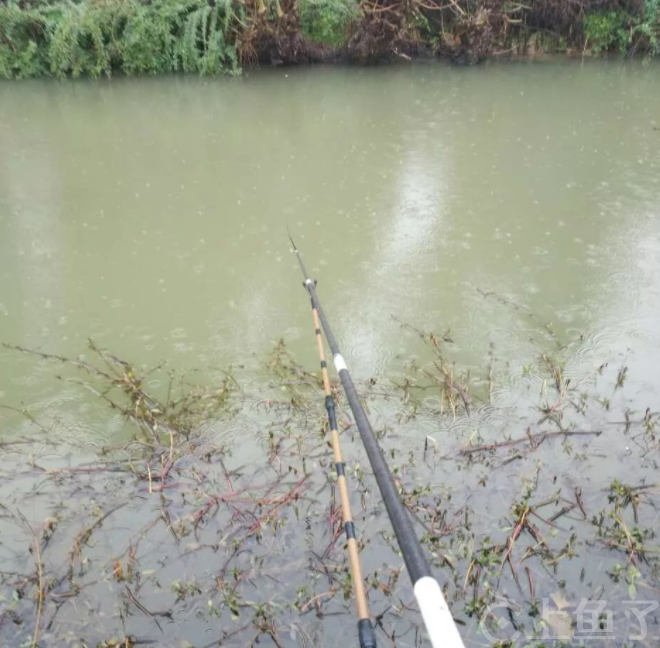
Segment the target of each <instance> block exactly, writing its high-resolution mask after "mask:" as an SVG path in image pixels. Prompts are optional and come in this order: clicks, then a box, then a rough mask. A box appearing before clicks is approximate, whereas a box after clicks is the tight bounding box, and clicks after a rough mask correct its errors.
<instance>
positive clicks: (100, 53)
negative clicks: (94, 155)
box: [0, 0, 660, 78]
mask: <svg viewBox="0 0 660 648" xmlns="http://www.w3.org/2000/svg"><path fill="white" fill-rule="evenodd" d="M547 51H550V52H566V53H568V54H577V55H592V54H620V55H628V56H654V55H657V54H658V53H659V52H660V0H572V1H570V2H569V1H567V0H524V1H521V2H517V1H515V0H513V1H512V0H19V1H18V2H17V1H16V0H0V77H5V78H26V77H37V76H53V77H59V78H63V77H79V76H92V77H99V76H103V75H105V76H109V75H111V74H113V73H122V74H129V75H136V74H163V73H172V72H192V73H195V74H202V75H214V74H220V73H234V74H236V73H239V72H240V71H241V70H242V69H244V68H248V67H252V66H256V65H260V64H261V65H264V64H266V65H281V64H296V63H313V62H332V61H346V62H353V63H359V64H372V63H380V62H383V61H388V60H392V59H397V58H404V59H408V58H416V57H420V56H435V57H443V58H449V59H451V60H452V61H454V62H456V63H463V64H475V63H478V62H480V61H482V60H484V59H486V58H488V57H491V56H497V55H533V54H538V53H540V52H547Z"/></svg>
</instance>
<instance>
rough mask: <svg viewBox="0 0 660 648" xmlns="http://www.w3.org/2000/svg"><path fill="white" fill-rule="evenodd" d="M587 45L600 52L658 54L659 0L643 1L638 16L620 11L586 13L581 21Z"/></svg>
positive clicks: (659, 28) (659, 32) (659, 39)
mask: <svg viewBox="0 0 660 648" xmlns="http://www.w3.org/2000/svg"><path fill="white" fill-rule="evenodd" d="M584 33H585V36H586V38H587V44H588V45H590V46H591V50H592V51H593V52H594V53H595V54H599V53H601V52H611V51H616V52H621V53H625V52H636V51H641V52H647V53H650V54H658V53H660V0H646V2H645V3H644V9H643V11H642V13H641V14H640V15H638V16H632V15H630V14H628V13H625V12H623V11H604V12H598V13H592V14H588V15H587V16H586V17H585V19H584Z"/></svg>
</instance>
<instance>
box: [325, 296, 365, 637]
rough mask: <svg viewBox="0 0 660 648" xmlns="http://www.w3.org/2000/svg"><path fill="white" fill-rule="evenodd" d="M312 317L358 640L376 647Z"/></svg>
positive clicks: (331, 400)
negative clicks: (352, 590) (356, 620)
mask: <svg viewBox="0 0 660 648" xmlns="http://www.w3.org/2000/svg"><path fill="white" fill-rule="evenodd" d="M312 318H313V320H314V332H315V334H316V346H317V347H318V351H319V359H320V361H321V376H322V378H323V392H324V393H325V408H326V410H327V412H328V424H329V426H330V439H331V443H332V452H333V454H334V460H335V470H336V471H337V485H338V487H339V498H340V500H341V516H342V523H343V525H344V533H345V534H346V545H347V551H348V562H349V564H350V569H351V578H352V580H353V586H354V588H355V606H356V608H357V617H358V638H359V641H360V648H376V635H375V633H374V628H373V626H372V625H371V619H370V618H369V602H368V600H367V595H366V592H365V588H364V579H363V577H362V568H361V567H360V553H359V549H358V543H357V539H356V537H355V525H354V523H353V515H352V513H351V501H350V499H349V497H348V483H347V481H346V471H345V466H344V459H343V457H342V452H341V444H340V442H339V431H338V430H337V414H336V412H335V401H334V398H333V397H332V391H331V390H330V378H329V377H328V364H327V362H326V360H325V351H324V349H323V336H322V335H321V328H320V324H319V314H318V311H317V309H316V307H315V306H314V302H312Z"/></svg>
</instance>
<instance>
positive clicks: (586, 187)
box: [0, 59, 660, 645]
mask: <svg viewBox="0 0 660 648" xmlns="http://www.w3.org/2000/svg"><path fill="white" fill-rule="evenodd" d="M659 73H660V67H659V64H658V63H657V62H651V63H643V62H641V61H626V62H620V61H596V60H565V59H548V60H544V61H539V62H529V61H518V62H516V61H509V62H489V63H488V64H485V65H483V66H480V67H476V68H455V67H450V66H447V65H444V64H440V63H417V64H414V65H394V66H390V67H374V68H349V67H340V66H339V67H324V66H319V67H301V68H278V69H273V70H263V71H256V72H251V73H248V74H245V75H244V76H243V77H241V78H218V79H199V78H191V77H185V78H183V77H164V78H141V79H125V78H116V79H112V80H102V81H98V82H88V81H80V82H75V83H56V82H52V81H29V82H21V83H8V82H3V83H0V342H5V343H8V344H11V345H19V346H22V347H27V348H30V349H39V350H41V351H44V352H47V353H51V354H57V355H62V356H68V357H77V356H79V355H81V354H86V355H85V356H84V357H86V358H89V351H88V350H87V340H88V338H91V339H93V340H94V342H95V343H96V344H98V345H100V346H102V347H104V348H106V349H109V350H110V351H111V352H112V353H113V354H116V355H117V356H119V357H121V358H123V359H127V360H130V361H131V362H133V363H135V364H136V365H137V366H141V367H142V366H144V367H146V366H151V365H155V364H157V363H159V362H161V361H166V362H167V364H168V366H169V367H172V368H176V369H184V368H197V369H201V370H202V374H201V375H203V376H204V379H205V380H207V381H209V382H213V381H219V380H220V379H221V378H222V376H223V375H224V374H223V373H222V372H220V371H219V370H216V368H222V369H223V370H224V369H226V368H227V367H229V366H233V367H235V368H236V367H238V368H240V370H241V371H242V375H243V377H244V379H245V380H247V381H250V380H257V375H258V373H259V367H260V360H261V359H263V358H264V357H266V356H267V355H268V354H269V353H270V351H271V350H272V349H273V347H274V345H275V344H276V343H277V341H278V340H279V339H284V340H285V342H286V344H287V347H288V348H289V349H290V350H291V351H292V353H293V354H294V355H295V356H296V358H297V359H298V361H299V362H301V364H302V365H303V366H306V367H308V368H309V370H310V371H313V370H315V369H316V367H317V366H318V359H317V357H316V355H315V353H316V349H315V346H314V344H313V338H312V331H311V318H310V314H309V302H308V299H307V298H306V295H305V292H304V291H303V289H302V287H301V278H300V274H299V269H298V266H297V264H296V261H295V257H294V256H293V255H292V253H291V246H290V244H289V242H288V238H287V226H288V227H289V228H290V229H291V231H292V234H293V235H294V238H295V239H296V242H297V244H298V247H299V248H300V249H301V250H302V252H303V254H304V258H305V259H306V262H307V265H308V267H309V270H310V272H311V273H312V274H313V276H314V277H316V278H317V279H318V282H319V284H318V289H319V293H320V295H321V297H322V299H323V300H324V304H325V306H326V309H327V311H328V314H329V316H330V319H331V322H332V323H333V325H334V327H335V329H336V333H337V334H338V338H339V342H340V345H341V346H342V347H343V350H344V352H345V356H346V359H347V362H348V364H349V367H350V369H351V370H352V371H353V372H354V374H355V375H356V376H357V377H358V378H359V379H361V380H366V379H368V378H374V379H375V380H379V379H380V377H383V376H392V375H398V374H400V373H401V372H403V371H404V370H405V368H406V367H408V366H410V362H411V360H415V359H420V358H421V359H423V358H424V353H425V348H426V347H425V346H424V344H423V343H422V342H421V341H420V339H419V336H418V335H417V334H416V333H415V332H414V331H413V330H411V328H410V327H406V326H405V324H409V325H410V326H412V327H414V328H417V329H421V330H424V331H429V330H433V331H435V332H436V334H444V335H445V337H446V338H447V339H448V340H449V339H451V341H452V342H451V354H452V360H454V361H455V362H456V363H457V365H459V366H461V367H465V368H468V369H470V370H471V371H472V372H474V373H475V374H476V373H479V372H484V371H485V370H486V368H487V366H488V364H489V362H491V359H492V357H493V355H496V356H497V358H498V359H499V361H500V362H501V364H502V366H506V367H507V368H508V369H509V370H510V371H509V377H508V378H507V379H506V380H505V381H504V384H499V385H496V387H495V397H496V401H497V398H499V399H500V402H501V404H502V405H503V406H505V407H511V406H515V403H517V402H519V398H520V394H519V393H518V391H519V387H520V382H521V380H522V377H523V376H524V375H525V374H526V372H527V371H528V365H529V364H531V363H532V362H533V361H534V359H535V358H538V357H539V356H540V355H541V354H543V353H550V352H552V351H553V349H556V347H557V345H558V346H559V347H561V348H562V349H563V350H564V354H565V362H566V367H565V372H566V376H568V377H569V378H570V379H572V380H573V382H574V384H575V383H579V382H580V381H582V380H586V379H587V377H588V376H591V375H592V374H593V372H594V370H595V369H596V368H597V367H599V366H601V365H607V367H606V368H604V369H603V372H604V375H605V376H608V375H609V377H610V378H613V377H616V375H617V372H620V371H621V369H622V368H623V367H624V366H625V368H626V373H625V376H626V383H625V387H626V390H625V391H626V395H625V399H623V397H622V400H621V402H620V410H619V414H618V416H619V417H620V412H621V411H624V410H625V409H626V408H628V409H630V411H635V412H637V413H638V414H639V413H640V412H641V413H643V412H644V411H645V409H646V408H647V407H650V408H651V409H655V410H657V402H658V397H659V396H660V376H659V374H658V366H660V326H658V313H659V312H660V130H659V129H660V111H659V108H658V106H659V105H660V74H659ZM402 322H403V323H405V324H402ZM539 324H543V325H547V329H548V330H549V331H551V333H547V331H544V330H542V331H541V332H539ZM448 344H449V343H448ZM56 373H57V367H55V369H54V368H53V365H52V363H48V362H36V361H35V359H34V358H33V357H30V356H25V355H22V354H20V353H18V352H17V351H15V350H13V349H7V348H5V349H1V350H0V403H2V404H5V405H10V406H12V407H27V408H28V409H29V410H30V412H31V413H32V415H34V416H36V417H37V418H40V417H45V416H50V417H54V419H55V427H54V428H53V429H54V430H55V434H56V437H57V438H58V439H60V440H61V441H64V442H70V443H74V444H77V445H85V446H86V447H87V448H88V449H89V448H92V449H94V448H98V447H100V446H101V445H103V444H107V443H111V442H113V441H116V440H117V439H119V438H121V437H122V434H123V427H122V425H120V424H118V423H117V421H114V423H111V424H109V422H108V418H107V415H106V414H105V408H104V407H103V406H101V405H99V406H96V407H95V406H93V405H92V402H93V401H94V397H93V395H90V394H89V393H85V391H84V390H82V391H81V390H80V389H79V386H77V385H76V384H70V383H64V384H63V383H61V382H58V381H57V380H56V379H55V374H56ZM608 393H609V392H608ZM611 398H612V399H613V400H614V396H611ZM518 418H521V417H520V416H519V417H518ZM614 418H616V417H614ZM390 423H391V424H392V425H394V424H393V423H392V422H391V421H390ZM30 426H31V422H30V421H28V420H26V419H25V417H24V416H21V415H19V414H18V413H17V412H16V411H15V410H0V439H3V438H4V439H15V438H18V436H20V435H21V434H23V433H25V432H26V430H28V429H29V428H30ZM230 427H231V430H230V436H233V437H235V438H238V439H239V440H240V441H241V444H242V446H243V451H244V452H247V453H248V454H249V452H251V450H250V448H252V445H250V444H252V443H253V442H252V441H250V439H249V438H245V437H240V436H237V435H239V434H240V432H239V431H238V429H237V427H236V426H230ZM439 429H440V428H438V426H437V422H434V421H433V420H432V419H431V418H427V419H425V420H424V421H423V425H419V426H417V425H415V424H407V425H405V426H403V427H402V431H401V434H402V435H404V437H405V438H411V439H412V440H413V441H414V442H418V441H419V443H421V440H422V439H423V438H424V436H425V435H429V436H431V437H434V436H435V437H436V438H437V433H438V431H439ZM598 443H599V446H598V447H599V448H600V449H601V450H602V451H603V452H605V453H606V452H607V449H608V443H607V442H600V441H599V442H598ZM255 447H256V446H255ZM246 448H247V450H246ZM626 448H627V447H626ZM621 452H622V453H623V452H624V451H623V446H622V447H621ZM624 454H625V453H624ZM621 456H623V455H617V457H616V459H615V460H612V463H610V460H608V459H607V458H605V459H604V461H605V463H604V466H606V468H602V469H601V470H602V472H601V473H599V475H598V477H597V479H596V481H597V483H598V484H599V485H600V486H603V487H605V486H606V485H607V484H609V481H610V478H611V477H612V476H613V471H614V470H615V468H614V466H616V465H619V463H618V462H619V461H620V459H621ZM610 459H611V458H610ZM607 466H609V467H607ZM647 468H648V475H649V476H651V475H652V466H651V465H649V466H647ZM563 470H570V469H569V468H567V466H566V465H564V466H563ZM640 474H641V473H640ZM645 474H646V473H645ZM649 478H650V477H649ZM501 487H502V488H505V486H504V484H501ZM406 645H407V644H406Z"/></svg>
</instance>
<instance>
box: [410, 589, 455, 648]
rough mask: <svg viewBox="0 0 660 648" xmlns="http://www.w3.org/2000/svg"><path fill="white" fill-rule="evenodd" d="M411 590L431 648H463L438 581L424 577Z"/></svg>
mask: <svg viewBox="0 0 660 648" xmlns="http://www.w3.org/2000/svg"><path fill="white" fill-rule="evenodd" d="M413 589H414V591H415V598H416V599H417V604H418V605H419V609H420V612H421V613H422V618H423V619H424V624H425V625H426V630H427V632H428V633H429V638H430V640H431V645H432V646H433V648H465V646H464V644H463V639H461V635H460V634H459V633H458V629H457V628H456V624H455V623H454V619H453V617H452V615H451V612H450V611H449V606H448V605H447V601H445V597H444V596H443V594H442V590H441V589H440V585H438V581H436V580H435V578H431V577H430V576H424V577H423V578H420V579H419V580H418V581H417V582H416V583H415V587H414V588H413Z"/></svg>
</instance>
